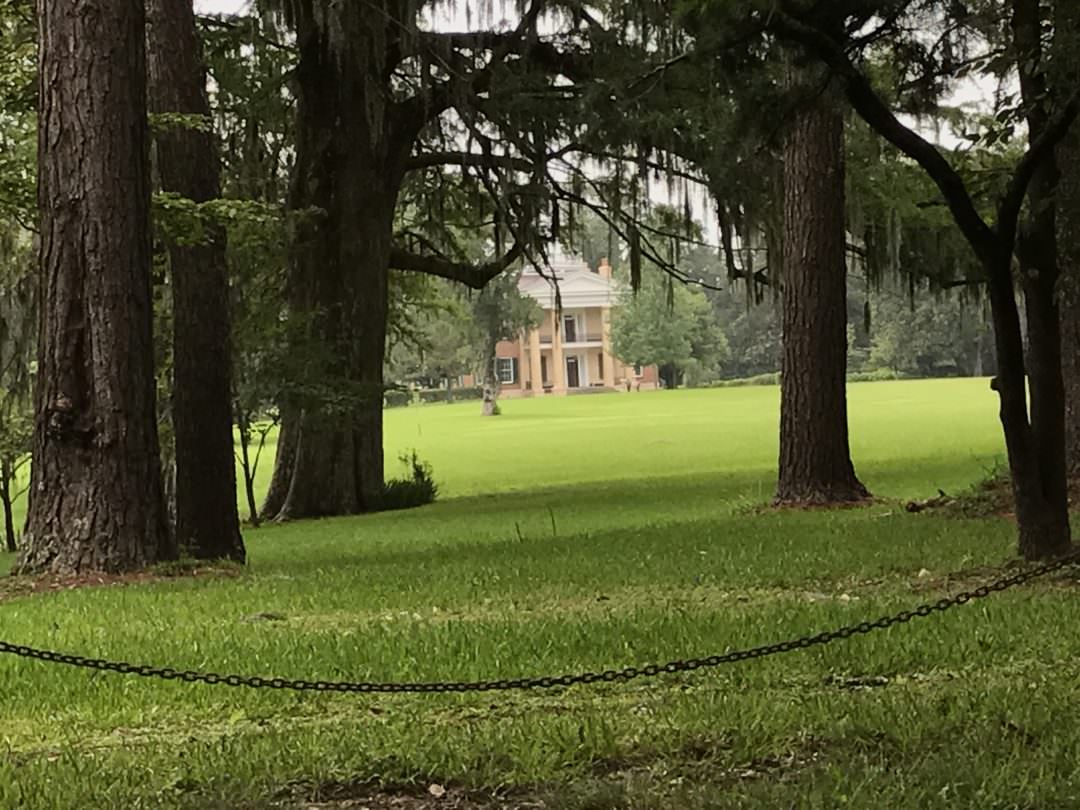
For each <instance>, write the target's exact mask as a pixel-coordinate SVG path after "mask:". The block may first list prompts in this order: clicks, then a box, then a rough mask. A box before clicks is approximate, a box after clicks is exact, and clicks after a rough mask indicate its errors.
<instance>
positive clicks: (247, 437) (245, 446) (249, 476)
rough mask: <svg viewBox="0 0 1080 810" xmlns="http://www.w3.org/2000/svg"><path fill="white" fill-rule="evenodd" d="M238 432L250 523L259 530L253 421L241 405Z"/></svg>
mask: <svg viewBox="0 0 1080 810" xmlns="http://www.w3.org/2000/svg"><path fill="white" fill-rule="evenodd" d="M236 430H237V433H238V435H239V439H240V468H241V470H242V472H243V474H244V497H245V498H247V506H248V522H249V523H250V524H251V525H252V526H253V527H254V528H256V529H257V528H259V524H260V520H259V508H258V506H257V505H256V501H255V471H254V470H253V469H252V468H251V467H252V465H251V449H250V445H251V420H250V419H249V418H248V416H247V414H246V413H244V412H243V411H242V410H241V408H240V407H239V405H238V406H237V407H236Z"/></svg>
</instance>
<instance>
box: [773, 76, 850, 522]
mask: <svg viewBox="0 0 1080 810" xmlns="http://www.w3.org/2000/svg"><path fill="white" fill-rule="evenodd" d="M792 70H793V72H795V73H800V72H802V70H804V69H801V68H797V67H793V68H792ZM802 78H803V81H805V77H802ZM795 81H796V82H797V81H799V78H798V77H797V78H796V79H795ZM844 172H845V166H844V119H843V115H842V113H841V111H840V109H839V106H838V104H837V103H836V101H835V99H834V98H833V97H832V94H831V93H826V94H824V95H823V96H822V98H820V99H817V100H816V101H815V102H814V103H813V105H812V106H807V107H805V108H803V109H800V110H798V111H797V112H796V114H795V117H794V121H793V122H792V126H791V130H790V132H789V133H788V135H787V138H786V140H785V143H784V249H783V257H784V258H783V303H782V307H783V360H782V366H781V368H782V372H783V373H782V375H781V383H780V470H779V481H778V484H777V489H776V502H777V503H779V504H802V503H814V504H830V503H845V502H851V501H859V500H863V499H864V498H867V497H868V496H869V493H868V492H867V490H866V488H865V487H864V486H863V485H862V483H861V482H860V481H859V479H858V478H857V477H856V475H855V467H854V465H853V464H852V461H851V452H850V449H849V446H848V422H847V387H846V376H847V266H846V257H845V251H844V246H845V243H846V230H845V210H844V179H845V177H844Z"/></svg>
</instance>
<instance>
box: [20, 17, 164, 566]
mask: <svg viewBox="0 0 1080 810" xmlns="http://www.w3.org/2000/svg"><path fill="white" fill-rule="evenodd" d="M38 22H39V32H40V33H39V66H40V70H39V79H38V82H39V85H38V88H39V118H38V203H39V207H40V211H41V250H40V258H39V263H40V274H41V275H40V278H41V281H40V283H41V293H42V296H41V304H42V306H41V315H40V319H41V320H40V330H39V342H38V384H37V390H36V392H35V414H34V418H35V424H34V440H33V462H32V467H31V487H30V491H29V497H30V508H29V513H28V519H27V530H26V537H25V547H24V551H23V554H22V556H21V559H20V560H19V563H18V566H17V569H18V570H19V571H20V572H22V573H32V572H38V571H45V570H48V571H52V572H55V573H77V572H82V571H88V570H98V571H108V572H119V571H126V570H131V569H137V568H142V567H144V566H146V565H149V564H152V563H154V562H157V561H159V560H163V559H169V558H173V557H175V556H176V548H175V545H174V544H173V543H172V541H171V537H170V532H169V531H168V526H167V523H166V518H165V509H164V503H163V499H162V484H161V468H160V462H159V459H158V436H157V423H156V414H155V406H154V400H155V391H154V353H153V334H152V329H153V327H152V304H151V290H150V260H151V248H150V223H149V212H150V166H149V132H148V128H147V121H146V52H145V42H144V36H145V27H144V23H145V18H144V12H143V7H142V4H141V3H130V2H126V0H99V2H97V3H95V4H93V5H92V6H86V7H80V9H78V10H77V11H76V10H73V9H72V6H71V4H70V3H68V2H64V0H40V2H39V4H38Z"/></svg>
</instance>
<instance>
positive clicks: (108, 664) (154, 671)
mask: <svg viewBox="0 0 1080 810" xmlns="http://www.w3.org/2000/svg"><path fill="white" fill-rule="evenodd" d="M1077 563H1080V550H1077V551H1075V552H1073V553H1071V554H1069V555H1067V556H1065V557H1061V558H1059V559H1057V560H1055V561H1054V562H1050V563H1046V564H1044V565H1041V566H1038V567H1037V568H1029V569H1027V570H1026V571H1022V572H1020V573H1017V574H1013V575H1012V576H1008V577H1004V578H1002V579H998V580H995V581H994V582H991V583H988V584H986V585H981V586H979V587H978V588H975V589H973V590H970V591H963V592H961V593H958V594H955V595H953V596H950V597H947V598H943V599H939V600H938V601H937V602H932V603H929V604H925V605H920V606H918V607H916V608H914V609H912V610H904V611H901V612H900V613H896V614H893V615H891V616H885V617H882V618H880V619H877V620H875V621H863V622H859V623H858V624H852V625H848V626H846V627H841V628H838V629H836V630H828V631H825V632H823V633H818V634H817V635H812V636H803V637H802V638H797V639H790V640H788V641H780V642H777V643H775V644H767V645H764V646H760V647H751V648H748V649H743V650H733V651H731V652H726V653H723V654H720V655H710V656H707V657H704V658H689V659H685V660H680V661H669V662H668V663H666V664H648V665H645V666H640V667H626V668H624V669H609V670H607V671H605V672H584V673H578V674H571V675H555V676H543V677H529V678H508V679H502V680H490V681H457V682H454V681H451V682H431V683H365V682H359V683H356V682H351V681H305V680H292V679H289V678H263V677H259V676H257V675H256V676H245V675H218V674H217V673H214V672H200V671H194V670H176V669H172V668H169V667H155V666H149V665H146V664H129V663H127V662H124V661H109V660H105V659H101V658H86V657H84V656H81V655H68V654H67V653H60V652H54V651H52V650H39V649H35V648H34V647H25V646H22V645H19V644H10V643H8V642H6V641H0V655H4V654H7V655H14V656H17V657H19V658H28V659H32V660H36V661H45V662H48V663H53V664H64V665H67V666H72V667H81V668H83V669H91V670H98V671H102V672H117V673H120V674H121V675H137V676H139V677H142V678H158V679H161V680H166V681H177V680H178V681H183V682H184V683H204V684H210V685H218V684H223V685H225V686H244V687H249V688H252V689H289V690H293V691H299V692H351V693H366V694H402V693H413V694H449V693H460V692H506V691H511V690H527V689H553V688H557V687H568V686H577V685H582V684H593V683H616V682H625V681H631V680H636V679H638V678H654V677H656V676H658V675H669V674H676V673H681V672H694V671H696V670H700V669H712V668H715V667H720V666H723V665H725V664H734V663H738V662H741V661H750V660H753V659H757V658H765V657H767V656H770V655H779V654H781V653H786V652H792V651H794V650H805V649H807V648H808V647H819V646H822V645H825V644H830V643H832V642H833V641H837V640H839V639H847V638H851V637H852V636H856V635H865V634H866V633H870V632H873V631H875V630H884V629H886V628H889V627H892V626H894V625H898V624H907V623H908V622H910V621H912V620H913V619H917V618H925V617H927V616H931V615H933V614H935V613H943V612H944V611H946V610H949V609H950V608H953V607H957V606H959V605H965V604H967V603H968V602H971V601H973V600H976V599H984V598H986V597H987V596H990V595H991V594H994V593H1000V592H1001V591H1005V590H1008V589H1010V588H1015V587H1016V586H1018V585H1023V584H1025V583H1027V582H1031V581H1032V580H1035V579H1039V578H1041V577H1045V576H1048V575H1049V574H1052V573H1055V572H1057V571H1061V570H1063V569H1064V568H1066V567H1068V566H1070V565H1074V564H1077Z"/></svg>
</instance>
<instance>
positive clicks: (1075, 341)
mask: <svg viewBox="0 0 1080 810" xmlns="http://www.w3.org/2000/svg"><path fill="white" fill-rule="evenodd" d="M1054 9H1055V14H1056V19H1055V24H1054V49H1055V52H1054V62H1053V63H1054V65H1056V66H1057V70H1056V71H1055V75H1054V76H1053V83H1054V93H1055V95H1056V96H1058V97H1059V98H1060V97H1062V96H1064V95H1066V94H1067V93H1069V92H1070V91H1071V89H1072V88H1075V87H1077V86H1078V85H1080V52H1078V50H1077V49H1078V48H1080V7H1078V6H1077V4H1076V3H1056V4H1055V7H1054ZM1057 158H1058V167H1059V170H1060V177H1059V179H1058V187H1057V214H1058V216H1057V239H1058V261H1059V269H1060V272H1061V278H1060V279H1059V281H1058V294H1059V297H1058V304H1059V312H1060V317H1061V373H1062V377H1063V383H1064V386H1065V433H1066V440H1065V457H1066V468H1067V472H1068V475H1069V478H1071V479H1072V480H1074V481H1080V127H1077V126H1076V125H1075V124H1074V125H1073V126H1072V128H1071V129H1070V130H1069V134H1068V135H1067V136H1066V137H1065V139H1064V140H1063V141H1062V142H1061V144H1060V145H1059V146H1058V150H1057Z"/></svg>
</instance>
